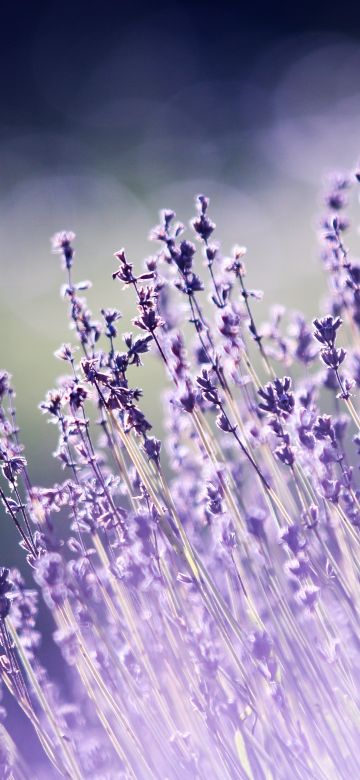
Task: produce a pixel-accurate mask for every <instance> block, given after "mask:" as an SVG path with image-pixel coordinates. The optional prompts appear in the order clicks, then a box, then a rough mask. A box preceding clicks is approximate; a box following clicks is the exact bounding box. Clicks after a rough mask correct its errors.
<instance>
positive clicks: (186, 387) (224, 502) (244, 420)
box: [0, 175, 360, 780]
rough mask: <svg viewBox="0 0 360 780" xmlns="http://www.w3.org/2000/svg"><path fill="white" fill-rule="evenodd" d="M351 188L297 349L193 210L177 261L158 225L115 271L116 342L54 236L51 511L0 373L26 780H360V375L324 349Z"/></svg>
mask: <svg viewBox="0 0 360 780" xmlns="http://www.w3.org/2000/svg"><path fill="white" fill-rule="evenodd" d="M357 178H360V177H359V176H358V177H356V176H354V175H352V176H347V175H344V176H342V175H336V176H335V177H333V178H332V179H331V181H330V185H329V189H328V190H327V192H326V193H325V196H324V204H325V208H326V214H324V215H323V217H322V219H321V230H320V240H321V244H322V252H321V256H322V260H323V263H324V267H325V270H326V272H327V273H328V274H329V276H330V280H331V286H330V289H331V295H330V301H329V306H328V309H327V313H325V315H324V316H323V317H318V318H316V319H314V321H313V325H314V328H315V330H314V333H313V334H312V331H311V327H310V325H309V323H308V322H307V321H306V319H305V317H304V316H303V315H302V314H301V313H298V312H297V313H295V314H294V315H291V316H290V320H287V319H286V316H285V315H286V312H285V310H284V308H281V307H276V308H274V307H273V308H272V310H271V314H270V320H269V323H268V324H267V325H263V326H262V327H261V328H260V327H259V326H258V324H257V322H256V319H255V313H254V310H253V306H252V302H253V300H256V299H257V298H259V297H260V294H259V292H258V291H255V290H250V289H248V288H247V287H246V286H245V275H246V269H245V264H244V256H245V253H246V250H245V249H244V248H243V247H241V246H237V247H235V248H234V250H233V253H232V257H231V260H230V261H229V260H228V259H226V258H224V257H223V255H222V249H221V245H220V243H219V242H218V241H216V243H209V242H210V240H211V241H213V239H212V235H213V232H214V230H215V223H214V222H213V221H212V220H211V219H210V217H209V199H208V198H207V197H205V196H204V195H199V196H198V197H197V199H196V211H197V214H196V217H195V219H193V220H192V222H191V229H192V231H193V232H195V235H196V238H197V239H198V242H197V245H195V244H193V243H192V242H191V241H190V240H188V238H187V237H186V236H184V231H185V228H184V226H183V225H182V224H180V223H177V222H176V221H175V214H174V212H173V211H171V210H170V209H168V210H164V211H162V212H161V214H160V223H159V225H157V226H156V227H155V228H154V229H153V230H152V232H151V239H152V240H155V241H158V242H159V243H160V250H159V251H158V252H157V253H156V254H154V255H151V257H147V258H146V259H145V262H144V270H143V271H142V270H141V268H139V269H138V267H137V263H135V262H129V261H128V259H127V255H126V254H125V250H124V249H121V250H120V251H119V252H116V253H115V257H116V259H117V261H118V263H119V268H118V270H117V271H116V272H115V273H113V279H114V280H115V281H117V282H121V287H123V288H125V289H126V295H127V296H131V295H132V296H133V304H134V315H135V316H134V317H133V319H132V325H131V328H132V330H131V332H126V333H123V334H119V332H118V331H119V323H120V319H121V315H120V312H119V310H118V309H116V308H102V309H101V315H102V324H100V323H99V322H98V321H97V320H96V319H94V318H93V315H92V313H91V311H90V310H89V308H88V305H87V302H86V300H85V298H82V297H80V293H81V292H82V291H84V290H85V289H87V288H88V286H89V283H88V282H80V283H75V282H74V280H73V277H72V273H73V265H74V256H75V255H74V250H73V246H72V245H73V241H74V238H75V235H74V234H73V233H71V232H67V231H62V232H61V233H57V234H56V236H54V238H53V241H52V243H53V249H54V251H55V252H56V253H59V254H60V255H61V257H62V261H63V266H64V269H65V271H66V275H67V279H66V284H65V286H64V288H63V294H64V297H65V299H66V301H67V302H68V305H69V321H70V327H71V328H72V330H73V331H74V335H75V337H76V339H77V341H78V342H79V347H80V349H79V351H77V348H76V346H75V345H74V344H73V343H66V342H65V343H64V344H63V345H62V346H61V347H60V349H59V350H57V352H56V353H55V355H56V357H57V358H59V359H61V360H62V361H64V363H65V365H66V367H67V369H68V372H69V374H68V375H66V376H63V377H61V378H60V380H59V381H58V383H57V385H56V387H55V389H54V390H51V391H49V392H48V393H47V394H46V397H45V400H44V401H43V403H42V404H41V405H40V408H41V411H42V412H43V413H45V414H46V415H48V417H49V421H51V422H52V423H53V424H54V426H56V428H57V431H58V445H57V449H56V451H55V453H54V455H55V457H56V459H57V461H58V463H59V465H60V466H61V469H62V471H61V472H60V473H61V474H62V478H61V477H60V476H59V480H58V482H57V483H56V484H55V485H53V486H52V487H39V486H36V485H34V484H33V482H32V479H31V474H30V471H29V467H28V462H27V458H26V457H25V454H24V450H23V446H22V444H21V439H20V430H19V427H18V424H17V419H16V410H15V406H14V397H15V395H14V391H13V389H12V386H11V378H10V376H9V375H8V374H7V373H6V372H5V371H1V372H0V466H1V481H0V500H1V503H2V505H3V508H4V512H5V516H4V523H11V524H12V525H13V527H14V529H15V531H16V533H17V534H18V537H19V544H20V547H21V554H24V553H25V558H26V560H25V561H24V570H25V568H26V566H28V567H29V576H31V577H32V580H33V581H34V584H35V587H32V586H30V585H29V583H28V580H27V578H25V576H23V575H22V574H20V572H18V571H17V570H15V569H12V570H9V569H7V568H1V569H0V698H1V695H2V693H3V691H4V692H5V694H6V697H9V696H11V697H13V699H14V701H15V702H16V703H17V705H18V707H19V712H20V711H21V712H22V714H23V716H24V718H27V720H28V723H29V728H31V729H33V733H34V736H36V739H37V740H38V743H39V751H41V753H40V755H41V758H40V759H39V763H40V766H39V773H38V774H39V775H40V776H42V777H46V778H52V777H54V778H55V777H59V776H62V777H67V778H71V780H73V779H74V780H85V778H88V777H97V778H101V777H108V778H124V780H125V778H126V780H129V778H131V779H132V780H134V779H135V778H149V780H155V778H159V777H164V778H165V777H166V778H168V779H169V780H178V778H184V779H187V778H189V780H190V778H198V780H202V778H208V777H211V778H214V779H215V778H216V779H218V780H224V779H225V778H229V780H233V779H234V780H235V778H241V780H250V778H251V780H264V778H265V777H266V778H267V777H269V778H270V777H271V778H272V779H273V780H288V779H289V778H293V777H294V778H297V779H298V780H302V779H303V778H308V777H309V778H310V777H311V778H314V780H324V778H325V777H331V778H332V777H334V778H335V777H336V778H339V780H348V778H349V777H354V778H356V777H358V776H359V771H360V765H359V759H358V727H357V715H356V713H357V708H358V700H359V681H360V663H359V653H358V623H359V613H360V605H359V597H358V593H357V583H358V564H357V560H358V553H359V550H358V548H359V544H360V539H359V528H360V506H359V502H360V484H359V475H358V472H359V463H358V458H359V454H360V450H359V442H360V434H359V430H360V414H359V412H358V410H357V397H356V393H357V394H358V388H359V386H360V369H359V362H360V360H359V348H358V347H357V346H356V344H355V345H353V344H352V343H350V344H346V348H345V346H344V347H343V346H338V342H337V339H338V337H340V338H343V339H344V341H345V337H346V335H347V331H348V330H349V332H351V334H352V338H353V339H354V341H355V339H356V338H357V337H358V329H359V326H360V294H359V290H360V276H359V265H358V263H357V262H356V261H355V260H354V259H353V258H352V257H351V253H350V250H349V249H347V247H346V246H345V244H344V237H343V233H344V232H345V230H346V229H347V228H348V220H347V216H346V214H345V213H344V212H345V210H346V208H347V205H348V202H349V199H350V197H351V183H353V184H355V183H356V181H357ZM339 213H341V217H340V216H339ZM240 238H241V237H240ZM197 247H198V248H197ZM199 255H200V256H201V267H202V272H203V273H202V272H201V270H200V268H199ZM202 276H204V277H206V278H202ZM117 289H118V290H119V286H118V285H117ZM205 291H207V292H208V301H209V308H206V306H205V305H204V303H203V299H204V296H203V293H204V292H205ZM179 300H180V301H181V302H182V304H181V305H179ZM175 311H176V316H175V315H174V312H175ZM211 312H212V313H213V315H214V317H212V314H211ZM183 313H184V322H181V316H182V314H183ZM286 322H290V323H291V325H290V327H289V329H287V325H286ZM342 324H343V325H344V327H343V328H342V329H341V331H340V327H341V326H342ZM349 326H350V327H349ZM191 334H192V335H191ZM314 337H315V338H314ZM316 342H317V343H318V345H320V353H319V355H318V349H319V346H316ZM150 351H151V352H152V353H153V354H154V355H157V357H158V360H159V363H158V365H159V371H160V370H161V368H162V369H164V372H165V377H166V381H167V383H168V387H167V390H166V393H165V394H164V397H163V400H162V401H161V411H162V422H163V426H162V431H163V433H162V435H161V436H160V438H159V434H158V433H157V432H156V430H155V434H156V435H154V431H153V427H152V421H151V420H150V419H148V416H147V414H146V413H145V411H144V409H143V407H142V389H141V388H140V387H139V386H137V384H134V380H135V377H138V376H141V373H142V372H141V367H142V365H143V363H144V362H146V361H147V357H148V352H150ZM259 357H260V360H259ZM318 357H319V358H320V361H321V363H322V364H323V365H324V366H325V368H326V371H325V373H324V371H322V372H318V373H316V370H315V369H313V365H314V366H315V365H316V363H315V361H316V360H317V358H318ZM345 357H347V358H348V359H347V360H346V362H345ZM259 363H260V366H259V365H258V364H259ZM284 364H285V365H286V367H287V375H286V376H282V370H281V367H282V366H283V365H284ZM293 364H294V365H295V366H296V369H297V370H294V371H293V370H292V365H293ZM299 367H300V368H301V370H303V371H304V374H303V375H300V376H299ZM353 388H355V391H354V396H353V400H352V397H350V390H353ZM329 391H330V393H329ZM329 399H330V401H329ZM153 400H154V401H159V399H156V398H155V399H153ZM342 403H344V407H343V408H342V407H341V404H342ZM329 404H333V407H334V408H332V406H329ZM340 407H341V408H340ZM94 409H95V410H96V417H95V415H94V413H93V410H94ZM354 445H355V446H354ZM44 446H45V445H44ZM43 602H44V604H45V607H46V608H47V609H48V610H49V612H50V615H51V622H47V623H46V622H45V621H43V619H42V610H43ZM39 608H40V612H39V615H38V611H39ZM49 634H50V635H49ZM44 658H45V659H46V662H49V664H48V666H49V670H50V669H51V668H54V664H55V663H56V665H57V666H58V668H59V674H58V675H57V679H59V680H60V681H61V682H60V683H56V682H55V680H54V679H52V675H51V674H50V673H49V671H48V670H47V668H45V666H44V662H43V660H42V659H44ZM65 679H66V684H64V685H63V684H62V681H64V680H65ZM0 720H1V723H0V776H1V777H4V778H18V777H19V778H22V777H28V776H29V774H31V775H32V774H33V767H31V768H30V767H28V766H26V763H25V762H24V758H23V756H22V753H23V747H24V744H23V739H22V733H21V720H20V718H19V723H18V724H15V727H14V726H13V725H11V724H9V732H8V731H6V729H5V724H6V713H5V711H4V710H3V708H0ZM3 722H4V723H3ZM35 774H36V773H35ZM34 776H35V775H34Z"/></svg>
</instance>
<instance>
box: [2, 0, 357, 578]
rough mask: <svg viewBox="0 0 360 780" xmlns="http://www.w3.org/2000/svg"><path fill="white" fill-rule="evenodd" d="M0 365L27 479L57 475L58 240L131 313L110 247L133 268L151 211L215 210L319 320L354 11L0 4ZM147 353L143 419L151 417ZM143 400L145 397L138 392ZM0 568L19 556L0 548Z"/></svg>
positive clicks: (348, 89) (267, 277) (61, 326)
mask: <svg viewBox="0 0 360 780" xmlns="http://www.w3.org/2000/svg"><path fill="white" fill-rule="evenodd" d="M0 16H1V20H0V21H1V33H0V36H1V46H0V60H1V67H0V80H1V127H0V171H1V176H0V200H1V203H0V235H1V241H0V267H1V287H0V333H1V344H0V364H1V366H2V367H4V368H5V367H6V368H7V369H8V370H9V371H10V372H11V373H12V374H13V377H14V383H15V385H16V388H17V395H18V397H17V405H18V411H19V422H20V424H21V427H22V431H23V440H24V441H25V443H26V446H27V455H28V458H29V460H30V463H31V467H30V470H31V474H32V477H33V480H34V482H35V483H41V484H47V483H49V482H50V480H51V479H53V478H58V479H59V478H60V477H61V475H60V474H59V470H58V466H57V464H56V462H55V461H54V460H53V459H52V458H51V452H52V450H53V448H54V442H55V439H54V433H55V431H54V430H53V428H52V426H47V425H46V422H45V420H44V418H43V417H42V416H41V415H40V412H39V411H38V410H37V404H38V403H39V401H40V400H42V398H43V397H44V395H45V392H46V389H47V388H48V387H52V386H53V385H54V381H55V377H56V375H57V373H59V371H60V372H61V371H62V366H61V365H60V364H59V363H58V362H57V361H56V359H55V358H53V352H54V350H55V349H57V348H58V346H59V345H60V343H61V342H62V341H67V340H69V333H68V327H67V322H66V306H65V304H64V303H63V302H62V301H61V299H60V297H59V287H60V285H61V283H62V281H63V278H62V272H61V269H60V262H59V258H58V257H57V256H55V255H52V254H51V252H50V241H49V238H50V236H51V235H52V234H53V233H54V232H55V231H57V230H61V229H71V230H74V231H75V232H76V234H77V240H76V250H77V254H76V270H75V276H76V278H77V279H83V278H90V279H92V280H93V283H94V287H93V288H92V290H91V291H90V294H89V302H90V305H91V307H92V309H93V310H94V312H98V311H99V310H100V308H101V307H102V306H117V307H118V308H120V310H122V311H124V312H125V314H126V312H128V313H129V312H130V311H131V307H132V303H133V302H132V299H131V301H129V300H128V298H127V295H126V294H124V293H121V290H120V285H115V283H113V282H112V280H111V273H112V271H113V270H115V268H116V265H115V263H114V260H113V252H114V251H115V250H117V249H119V248H120V247H121V246H125V248H126V250H127V253H128V257H129V258H130V259H131V260H134V261H135V262H137V263H139V265H140V263H141V260H142V258H143V257H145V256H146V255H148V254H150V253H151V252H152V251H153V249H152V245H151V244H149V243H148V241H147V235H148V232H149V229H150V227H151V226H152V225H154V224H155V223H156V222H157V212H158V210H159V208H162V207H170V208H173V209H174V210H175V211H176V212H177V215H178V217H179V219H181V220H182V221H184V222H186V223H187V222H188V220H189V219H190V218H191V217H192V216H193V213H194V207H193V198H194V195H196V193H198V192H204V193H206V194H207V195H209V196H210V198H211V216H212V217H213V218H214V220H215V221H216V223H217V228H218V229H217V237H219V238H221V240H222V244H223V249H224V252H225V253H226V252H228V251H229V250H230V248H231V246H232V245H233V244H234V243H235V242H237V243H240V244H245V245H246V246H247V247H248V249H249V259H248V264H247V265H248V274H249V284H250V286H253V287H260V288H262V289H263V290H264V291H265V301H266V303H267V304H269V305H270V304H273V303H276V302H279V303H285V304H286V305H289V306H292V307H297V308H301V309H302V310H304V311H305V312H306V313H307V314H308V315H309V316H314V315H316V314H317V313H318V300H319V296H320V295H321V290H322V289H323V287H324V282H323V279H322V276H321V270H320V267H319V264H318V261H317V257H316V251H317V250H316V235H315V229H316V223H317V215H318V212H319V209H320V208H321V202H320V200H319V193H320V192H321V188H322V186H323V180H324V176H325V175H326V174H327V173H328V172H329V171H330V172H331V171H333V170H337V169H341V168H342V167H345V168H349V167H352V166H354V165H355V164H356V163H357V161H358V156H359V155H360V81H359V72H360V46H359V39H360V26H359V23H360V12H359V9H358V7H357V5H355V4H354V5H352V4H346V3H343V4H342V5H341V7H339V6H338V5H333V6H332V5H331V4H330V5H329V4H327V5H325V4H324V5H323V4H322V3H321V2H320V3H309V4H307V3H306V2H305V3H301V4H294V3H288V4H280V3H279V4H277V3H276V2H275V3H274V2H271V3H270V2H266V3H259V2H256V0H255V1H253V2H251V3H244V2H241V0H239V2H237V3H231V2H230V3H227V2H222V3H221V4H219V6H218V7H217V8H216V9H212V8H211V6H210V5H209V4H208V3H205V2H197V3H192V4H190V3H189V4H187V3H186V2H185V3H184V2H178V3H174V2H172V0H168V1H167V2H164V0H158V1H157V2H156V4H155V5H154V7H151V4H150V3H148V2H145V0H132V2H128V1H127V0H126V1H125V2H124V1H123V0H119V1H118V2H116V3H115V2H114V3H109V2H107V1H106V0H102V2H91V0H88V2H86V3H83V2H75V1H73V2H72V3H71V4H70V3H66V2H62V3H59V2H56V3H55V2H53V1H52V0H46V2H31V3H26V4H25V3H24V4H8V6H7V7H5V4H3V6H2V9H1V12H0ZM154 366H155V363H154V362H152V360H151V359H150V360H149V361H147V368H146V369H145V370H144V374H143V382H144V377H145V382H146V383H147V386H148V387H149V386H150V385H151V387H152V393H151V398H150V401H149V400H146V394H145V407H146V405H147V409H148V410H149V411H150V414H151V415H152V417H153V418H154V419H155V422H156V420H157V419H158V418H157V415H158V414H159V404H158V403H157V402H156V393H154V392H153V389H154V387H155V386H156V387H157V386H158V384H159V381H160V380H159V373H158V372H157V371H156V370H155V371H154ZM145 389H146V388H145ZM1 523H2V529H1V542H0V544H1V553H2V555H1V563H3V564H12V563H13V562H14V561H15V559H16V558H17V557H18V548H15V545H14V544H10V543H6V544H5V543H4V540H5V539H6V538H7V535H6V532H5V529H6V527H7V523H8V520H7V519H6V518H4V517H2V518H1Z"/></svg>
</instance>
